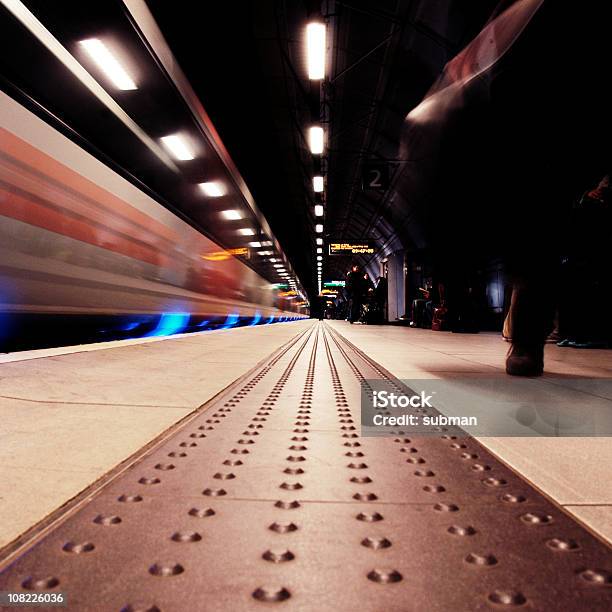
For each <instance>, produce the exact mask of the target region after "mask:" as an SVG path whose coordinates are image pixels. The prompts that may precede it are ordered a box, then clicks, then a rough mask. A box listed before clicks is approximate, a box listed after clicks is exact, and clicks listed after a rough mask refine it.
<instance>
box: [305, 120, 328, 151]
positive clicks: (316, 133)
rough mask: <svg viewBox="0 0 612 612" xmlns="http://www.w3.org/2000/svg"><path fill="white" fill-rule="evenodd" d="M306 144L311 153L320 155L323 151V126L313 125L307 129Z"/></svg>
mask: <svg viewBox="0 0 612 612" xmlns="http://www.w3.org/2000/svg"><path fill="white" fill-rule="evenodd" d="M308 145H309V147H310V152H311V153H312V154H313V155H321V153H323V148H324V145H323V128H322V127H321V126H318V125H313V126H312V127H311V128H310V129H309V130H308Z"/></svg>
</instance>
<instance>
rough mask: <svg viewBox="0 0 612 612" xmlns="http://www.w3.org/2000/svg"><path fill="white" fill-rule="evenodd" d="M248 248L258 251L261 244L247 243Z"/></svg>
mask: <svg viewBox="0 0 612 612" xmlns="http://www.w3.org/2000/svg"><path fill="white" fill-rule="evenodd" d="M249 246H250V247H253V248H254V249H258V248H259V247H260V246H261V242H249Z"/></svg>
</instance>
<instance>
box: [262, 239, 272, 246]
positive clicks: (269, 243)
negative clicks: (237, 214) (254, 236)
mask: <svg viewBox="0 0 612 612" xmlns="http://www.w3.org/2000/svg"><path fill="white" fill-rule="evenodd" d="M261 246H272V241H271V240H264V242H262V243H261Z"/></svg>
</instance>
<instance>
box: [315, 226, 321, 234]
mask: <svg viewBox="0 0 612 612" xmlns="http://www.w3.org/2000/svg"><path fill="white" fill-rule="evenodd" d="M315 232H317V234H322V233H323V226H322V225H321V224H320V223H317V224H316V225H315Z"/></svg>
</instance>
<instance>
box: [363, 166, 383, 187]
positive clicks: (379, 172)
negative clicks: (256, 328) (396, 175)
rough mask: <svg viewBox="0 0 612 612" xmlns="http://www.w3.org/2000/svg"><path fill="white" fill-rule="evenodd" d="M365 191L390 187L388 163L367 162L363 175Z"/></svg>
mask: <svg viewBox="0 0 612 612" xmlns="http://www.w3.org/2000/svg"><path fill="white" fill-rule="evenodd" d="M361 188H362V189H363V191H387V189H388V188H389V165H388V164H386V163H380V162H378V163H366V164H364V166H363V172H362V175H361Z"/></svg>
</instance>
